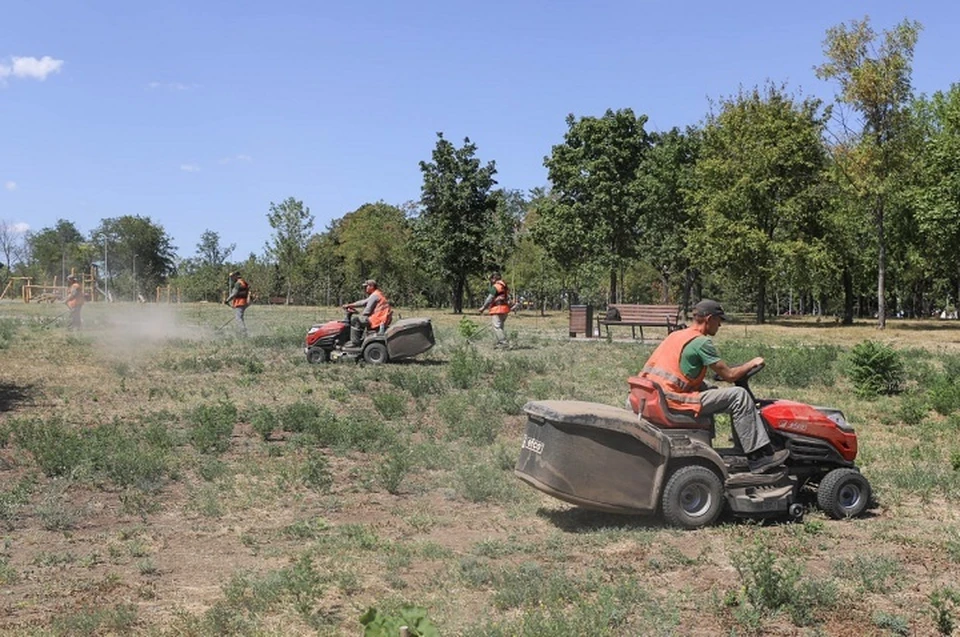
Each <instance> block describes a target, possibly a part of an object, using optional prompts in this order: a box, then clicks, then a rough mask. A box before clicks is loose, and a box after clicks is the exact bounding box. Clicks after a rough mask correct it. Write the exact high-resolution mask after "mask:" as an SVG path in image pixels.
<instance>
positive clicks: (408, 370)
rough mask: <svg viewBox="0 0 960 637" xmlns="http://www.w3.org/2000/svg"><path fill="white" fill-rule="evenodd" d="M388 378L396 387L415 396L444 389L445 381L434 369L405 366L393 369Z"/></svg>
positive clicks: (435, 392)
mask: <svg viewBox="0 0 960 637" xmlns="http://www.w3.org/2000/svg"><path fill="white" fill-rule="evenodd" d="M387 380H388V381H389V382H390V384H391V385H393V386H394V387H398V388H400V389H403V390H405V391H408V392H410V395H411V396H413V397H414V398H420V397H422V396H426V395H427V394H439V393H440V392H442V391H443V381H441V380H440V378H439V377H438V376H437V375H436V374H435V373H434V372H432V371H430V370H425V369H414V368H413V367H409V366H404V367H401V368H399V369H397V370H394V371H391V372H390V374H389V375H388V376H387Z"/></svg>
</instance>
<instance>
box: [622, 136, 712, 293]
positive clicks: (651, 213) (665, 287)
mask: <svg viewBox="0 0 960 637" xmlns="http://www.w3.org/2000/svg"><path fill="white" fill-rule="evenodd" d="M650 141H651V144H652V146H651V148H650V149H649V150H648V151H647V154H646V156H645V158H644V161H643V163H642V164H641V166H640V169H639V171H638V175H637V179H636V181H635V182H634V192H635V193H636V197H637V201H638V202H639V207H640V218H639V228H640V239H639V246H640V254H641V257H642V259H643V260H644V261H645V262H647V263H649V264H650V265H651V266H653V267H654V268H655V269H656V271H657V273H658V274H659V276H660V286H661V295H660V298H659V299H658V301H659V302H660V303H668V302H669V301H670V290H671V288H672V287H673V286H674V284H675V282H676V281H675V279H676V277H677V276H680V277H682V288H681V289H682V299H683V304H684V307H686V306H688V304H689V298H690V288H691V286H692V284H693V278H694V272H693V269H692V267H691V263H690V257H689V254H688V252H687V250H686V247H687V241H688V239H689V236H690V233H691V232H692V231H693V229H694V228H695V227H697V225H698V224H699V223H701V222H702V219H701V217H700V215H698V214H696V213H695V211H694V207H693V204H692V201H691V198H690V197H689V193H691V192H694V191H695V187H694V178H695V177H694V166H695V165H696V161H697V156H698V154H699V149H700V133H699V131H697V130H695V129H688V130H687V131H686V132H681V131H680V130H679V129H677V128H674V129H672V130H670V131H668V132H666V133H653V134H651V136H650Z"/></svg>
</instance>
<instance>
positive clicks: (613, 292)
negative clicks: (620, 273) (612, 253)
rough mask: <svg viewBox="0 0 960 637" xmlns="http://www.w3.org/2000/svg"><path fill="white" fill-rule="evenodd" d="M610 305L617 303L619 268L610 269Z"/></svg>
mask: <svg viewBox="0 0 960 637" xmlns="http://www.w3.org/2000/svg"><path fill="white" fill-rule="evenodd" d="M609 302H610V303H616V302H617V268H615V267H613V268H610V301H609Z"/></svg>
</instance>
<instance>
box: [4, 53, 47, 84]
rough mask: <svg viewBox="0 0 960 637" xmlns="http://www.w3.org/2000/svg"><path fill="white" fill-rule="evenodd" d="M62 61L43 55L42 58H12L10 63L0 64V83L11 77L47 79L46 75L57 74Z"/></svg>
mask: <svg viewBox="0 0 960 637" xmlns="http://www.w3.org/2000/svg"><path fill="white" fill-rule="evenodd" d="M61 68H63V60H57V59H55V58H52V57H50V56H49V55H44V56H43V57H42V58H35V57H21V56H16V55H15V56H13V57H11V58H10V62H0V82H3V81H4V80H5V79H6V78H8V77H10V76H13V77H18V78H21V79H32V80H40V81H41V82H42V81H44V80H45V79H47V76H48V75H51V74H53V73H59V72H60V69H61Z"/></svg>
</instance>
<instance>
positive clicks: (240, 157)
mask: <svg viewBox="0 0 960 637" xmlns="http://www.w3.org/2000/svg"><path fill="white" fill-rule="evenodd" d="M238 161H240V162H251V161H253V157H251V156H250V155H242V154H241V155H232V156H230V157H224V158H223V159H221V160H220V163H221V164H231V163H233V162H238Z"/></svg>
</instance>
